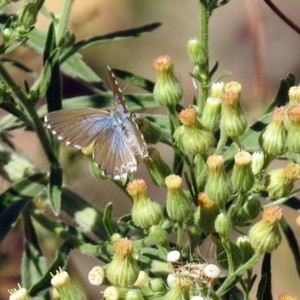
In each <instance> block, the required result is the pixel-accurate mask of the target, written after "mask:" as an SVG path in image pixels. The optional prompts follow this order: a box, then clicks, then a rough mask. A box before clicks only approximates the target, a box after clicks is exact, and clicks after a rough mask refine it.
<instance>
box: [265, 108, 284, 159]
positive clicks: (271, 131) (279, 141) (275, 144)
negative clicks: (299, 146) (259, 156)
mask: <svg viewBox="0 0 300 300" xmlns="http://www.w3.org/2000/svg"><path fill="white" fill-rule="evenodd" d="M284 115H285V107H283V106H282V107H277V108H275V110H274V112H273V119H272V121H271V122H270V123H269V124H268V126H267V127H266V129H265V130H264V132H263V133H262V135H261V137H260V146H261V148H262V149H263V151H264V152H265V153H267V154H269V155H271V156H278V155H282V154H284V153H285V152H286V136H287V132H286V129H285V127H284Z"/></svg>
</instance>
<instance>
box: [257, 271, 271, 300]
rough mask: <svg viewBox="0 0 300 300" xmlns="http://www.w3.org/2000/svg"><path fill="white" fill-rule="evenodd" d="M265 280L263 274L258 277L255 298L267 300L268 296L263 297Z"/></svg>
mask: <svg viewBox="0 0 300 300" xmlns="http://www.w3.org/2000/svg"><path fill="white" fill-rule="evenodd" d="M267 281H268V278H267V275H266V274H263V275H262V276H261V278H260V281H259V284H258V288H257V293H256V299H257V300H265V299H268V300H269V298H266V297H265V290H266V285H267ZM271 299H272V298H270V300H271Z"/></svg>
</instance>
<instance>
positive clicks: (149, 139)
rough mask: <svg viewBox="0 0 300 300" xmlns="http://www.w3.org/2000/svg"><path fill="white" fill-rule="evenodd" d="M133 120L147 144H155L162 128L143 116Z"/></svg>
mask: <svg viewBox="0 0 300 300" xmlns="http://www.w3.org/2000/svg"><path fill="white" fill-rule="evenodd" d="M135 122H136V123H137V125H138V127H139V129H140V131H141V132H142V134H143V136H144V139H145V142H146V143H147V144H156V143H158V142H159V140H160V138H161V136H162V130H161V128H160V127H159V126H158V125H157V124H155V123H153V122H150V121H149V120H147V119H146V118H143V117H138V118H136V119H135Z"/></svg>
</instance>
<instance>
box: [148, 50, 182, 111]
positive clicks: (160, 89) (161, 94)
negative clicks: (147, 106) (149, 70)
mask: <svg viewBox="0 0 300 300" xmlns="http://www.w3.org/2000/svg"><path fill="white" fill-rule="evenodd" d="M153 66H154V68H155V70H156V76H157V77H156V82H155V85H154V90H153V97H154V99H155V101H156V102H157V103H158V104H159V105H162V106H167V107H169V106H174V105H175V104H176V103H178V102H179V101H180V100H181V99H182V96H183V90H182V86H181V84H180V83H179V81H178V79H177V78H176V77H175V75H174V73H173V62H172V60H171V58H170V57H169V56H167V55H165V56H159V57H158V58H156V59H155V60H154V61H153Z"/></svg>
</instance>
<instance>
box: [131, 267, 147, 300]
mask: <svg viewBox="0 0 300 300" xmlns="http://www.w3.org/2000/svg"><path fill="white" fill-rule="evenodd" d="M149 282H150V277H149V275H148V274H147V273H146V272H145V271H140V272H139V276H138V279H137V280H136V282H135V283H134V286H136V287H138V288H139V289H140V290H141V291H142V292H143V294H144V295H150V294H152V291H151V289H150V286H149ZM126 299H127V298H126ZM142 299H143V298H142Z"/></svg>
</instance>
